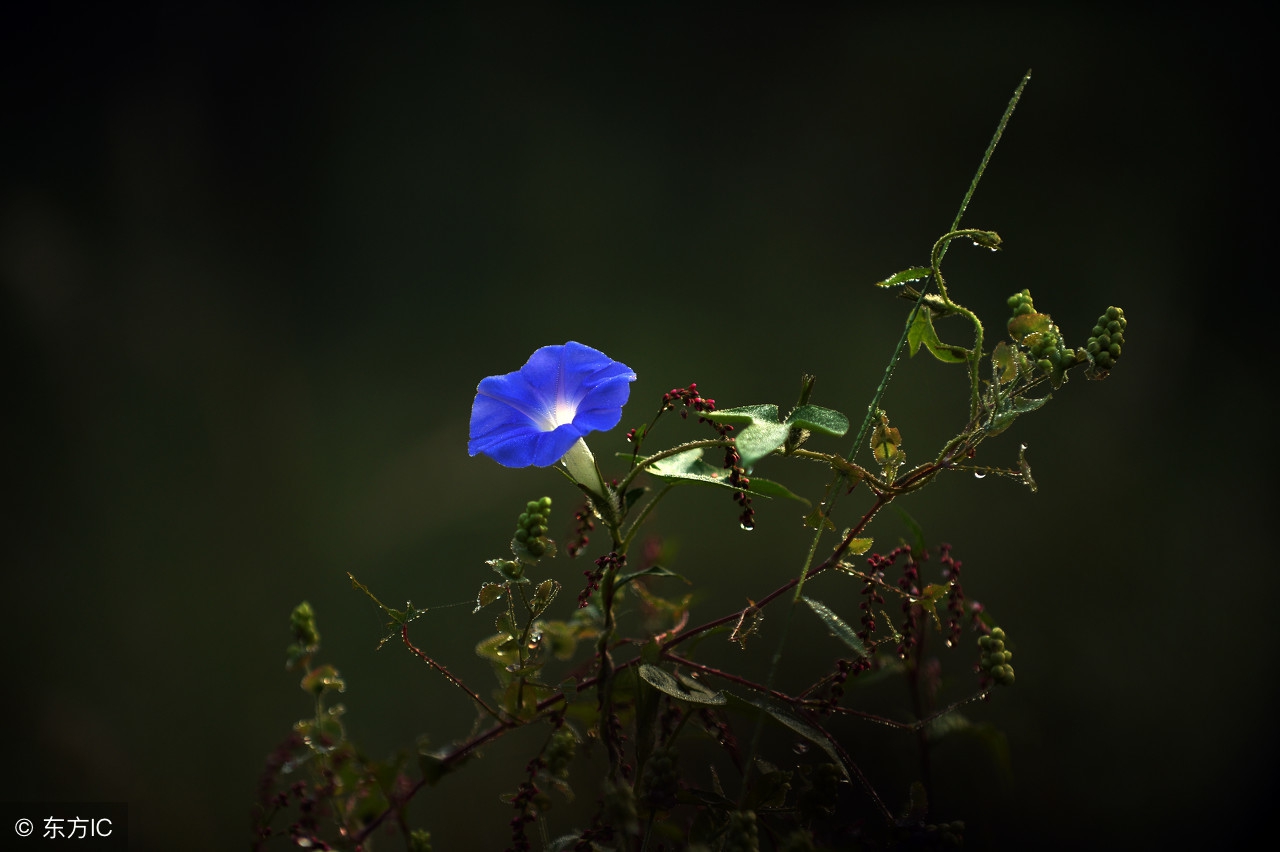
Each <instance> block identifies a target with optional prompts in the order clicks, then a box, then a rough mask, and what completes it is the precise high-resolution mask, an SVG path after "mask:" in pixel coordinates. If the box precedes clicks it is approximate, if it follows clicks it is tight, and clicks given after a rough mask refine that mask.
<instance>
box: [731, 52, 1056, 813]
mask: <svg viewBox="0 0 1280 852" xmlns="http://www.w3.org/2000/svg"><path fill="white" fill-rule="evenodd" d="M1030 80H1031V69H1030V68H1028V69H1027V73H1026V74H1024V75H1023V76H1022V80H1021V81H1019V83H1018V86H1017V88H1015V89H1014V91H1013V97H1012V98H1010V99H1009V104H1008V106H1006V107H1005V110H1004V114H1003V115H1001V116H1000V123H999V124H997V125H996V131H995V133H994V134H992V136H991V141H990V142H989V143H988V144H987V150H986V151H985V152H984V153H983V155H982V161H981V162H980V163H979V164H978V169H977V171H976V172H974V175H973V180H972V181H970V182H969V189H968V190H967V191H966V192H965V194H964V198H962V199H961V201H960V208H959V209H958V210H957V211H956V216H955V219H953V220H952V222H951V227H950V228H948V229H947V230H948V231H949V232H950V231H956V230H957V229H959V227H960V220H961V219H963V218H964V213H965V210H967V209H968V207H969V202H970V201H971V200H973V194H974V192H976V191H977V189H978V183H979V181H981V180H982V175H983V174H984V173H985V172H986V170H987V165H988V164H989V163H990V162H991V155H992V154H994V153H995V150H996V145H997V144H999V142H1000V137H1001V136H1003V135H1004V130H1005V127H1007V126H1008V124H1009V119H1010V118H1011V117H1012V116H1013V111H1014V109H1015V108H1016V107H1017V105H1018V101H1019V100H1021V98H1022V92H1023V90H1024V89H1026V87H1027V83H1028V82H1030ZM948 247H950V242H949V241H948V242H946V243H944V244H943V245H942V246H941V248H935V251H934V252H933V255H934V258H935V261H934V262H935V269H936V265H937V264H938V263H940V262H941V260H942V258H943V256H944V255H946V253H947V248H948ZM934 277H935V276H934V275H931V276H930V277H929V279H927V280H926V281H925V282H924V284H922V285H921V287H920V294H919V295H918V296H917V297H916V301H915V304H914V305H913V306H912V308H911V313H910V314H909V315H908V316H907V322H906V324H905V325H904V326H903V328H902V334H901V335H899V337H898V343H897V345H896V346H895V347H894V349H893V354H892V355H891V356H890V357H889V363H888V364H887V365H886V366H885V369H884V373H883V374H882V375H881V377H880V382H879V384H877V385H876V390H875V393H874V394H872V397H871V402H870V403H868V405H867V413H866V414H865V415H864V416H863V418H862V425H861V426H860V427H859V428H858V434H857V436H856V437H855V438H854V440H853V446H852V447H851V448H850V449H849V455H848V456H847V457H846V459H847V460H848V461H849V462H850V463H852V462H853V460H854V458H855V457H856V456H857V454H858V450H859V448H861V446H862V444H863V442H864V441H865V440H866V436H867V430H869V429H870V428H871V421H872V419H873V418H874V417H875V412H876V410H877V409H878V407H879V405H880V400H881V399H883V397H884V392H885V390H886V389H887V388H888V386H889V379H890V378H891V377H892V375H893V368H894V367H895V366H896V365H897V363H898V358H899V357H900V356H901V355H902V347H903V346H905V345H906V343H907V335H908V333H909V331H910V329H911V325H912V323H913V322H915V318H916V314H917V313H919V312H920V310H921V308H922V306H923V305H924V298H925V295H926V294H927V293H928V292H929V281H930V280H932V279H933V278H934ZM979 329H981V326H979ZM978 333H979V341H981V330H979V332H978ZM979 346H981V342H979ZM977 357H981V353H980V352H979V353H978V356H977ZM972 405H973V401H971V407H972ZM843 475H844V474H842V473H837V474H836V475H835V476H834V477H833V479H832V481H831V484H830V485H828V486H827V492H828V494H829V495H830V497H829V498H828V500H827V501H826V505H825V507H824V509H825V512H824V514H825V515H828V516H829V515H830V513H831V509H832V506H833V504H834V503H835V500H836V498H837V497H839V490H838V489H837V488H835V487H834V486H835V484H836V483H837V482H839V480H840V477H841V476H843ZM889 499H892V497H891V496H890V498H889ZM884 502H887V501H886V500H885V497H884V496H883V495H882V496H881V497H880V498H879V499H878V500H877V502H876V505H875V506H874V507H873V508H872V512H871V514H874V513H875V511H877V510H878V509H879V508H880V507H881V506H882V505H883V503H884ZM864 520H865V519H864ZM864 525H865V524H861V525H859V526H860V527H861V526H864ZM822 533H823V524H822V523H821V522H820V523H819V524H818V529H817V530H816V531H815V532H814V535H813V541H812V543H811V544H810V545H809V552H808V553H807V554H806V556H805V559H804V563H803V564H802V566H801V568H800V573H799V576H798V578H797V580H796V581H795V590H796V592H795V595H794V597H793V598H792V600H791V606H790V607H789V608H788V609H787V616H786V618H785V619H783V623H782V632H781V634H780V635H779V637H778V650H777V651H776V652H774V655H773V658H772V659H771V660H770V662H769V673H768V676H767V678H766V679H765V685H766V686H767V687H768V688H770V689H772V688H773V684H774V682H775V680H776V678H777V672H778V667H779V665H780V664H781V660H782V653H783V650H784V649H785V647H786V644H787V636H788V634H789V632H790V627H791V621H792V615H793V613H794V612H795V610H796V605H797V604H798V603H799V601H800V596H801V593H802V591H803V589H804V583H805V580H806V579H807V578H808V577H810V576H812V574H811V572H810V570H809V566H810V565H812V564H813V559H814V557H815V555H816V554H817V551H818V543H819V541H820V540H821V538H822ZM848 541H849V538H848V537H846V540H845V544H844V546H845V547H847V546H848ZM837 552H839V549H837ZM813 573H816V572H813ZM763 731H764V720H763V718H762V719H759V720H757V722H756V725H755V730H754V732H753V733H752V735H751V747H750V749H749V751H748V760H747V763H746V766H745V767H744V769H743V773H742V791H741V794H740V797H739V798H740V802H739V804H741V802H744V801H746V796H747V791H748V789H749V788H748V782H749V781H750V777H751V769H752V767H753V766H754V765H755V758H756V752H757V750H758V748H759V743H760V737H761V735H762V733H763Z"/></svg>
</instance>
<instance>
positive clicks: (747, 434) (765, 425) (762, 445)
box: [734, 420, 791, 467]
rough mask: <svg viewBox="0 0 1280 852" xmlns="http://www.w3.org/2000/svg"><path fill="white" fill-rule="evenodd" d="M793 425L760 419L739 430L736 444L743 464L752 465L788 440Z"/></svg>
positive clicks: (744, 465)
mask: <svg viewBox="0 0 1280 852" xmlns="http://www.w3.org/2000/svg"><path fill="white" fill-rule="evenodd" d="M790 433H791V427H790V426H788V425H787V424H785V423H778V422H773V423H769V422H767V421H764V420H758V421H756V422H755V423H753V424H752V425H750V426H748V427H746V428H745V429H743V430H742V431H740V432H738V433H737V435H736V436H735V440H734V446H735V447H736V448H737V450H738V455H739V456H741V457H742V466H743V467H751V466H752V465H754V464H755V463H756V462H758V461H760V459H762V458H764V457H765V456H767V455H769V454H770V453H772V452H773V451H774V450H776V449H778V447H781V446H782V445H783V444H785V443H786V442H787V435H789V434H790Z"/></svg>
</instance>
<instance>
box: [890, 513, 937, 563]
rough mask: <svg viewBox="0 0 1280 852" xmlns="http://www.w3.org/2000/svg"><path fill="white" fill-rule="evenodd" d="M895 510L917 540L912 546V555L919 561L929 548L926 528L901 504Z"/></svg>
mask: <svg viewBox="0 0 1280 852" xmlns="http://www.w3.org/2000/svg"><path fill="white" fill-rule="evenodd" d="M893 510H894V511H895V512H897V513H898V517H899V518H901V519H902V522H903V523H904V524H906V525H907V529H908V530H910V531H911V539H912V541H914V542H915V546H914V547H912V548H911V555H912V556H914V557H915V558H916V560H917V561H919V560H921V559H924V552H925V551H926V550H928V549H929V545H928V543H927V542H926V541H925V540H924V530H923V529H921V527H920V524H919V522H918V521H916V519H915V518H913V517H911V515H910V514H909V513H908V512H907V510H906V509H903V508H902V507H901V506H894V507H893Z"/></svg>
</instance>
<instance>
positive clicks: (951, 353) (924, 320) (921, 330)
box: [907, 310, 968, 364]
mask: <svg viewBox="0 0 1280 852" xmlns="http://www.w3.org/2000/svg"><path fill="white" fill-rule="evenodd" d="M907 342H908V343H909V344H910V351H911V354H912V355H913V356H914V355H915V354H916V352H917V351H918V350H919V349H920V344H922V343H923V344H924V347H925V348H926V349H928V350H929V353H930V354H931V355H933V357H935V358H937V359H938V360H939V361H941V362H942V363H944V364H963V363H965V361H966V360H968V350H966V349H965V348H964V347H963V346H952V345H951V344H949V343H943V342H942V341H941V340H939V339H938V332H937V331H935V330H934V328H933V316H932V315H931V314H930V313H929V312H928V311H923V310H922V311H916V318H915V319H914V320H912V321H911V328H910V329H909V330H908V331H907Z"/></svg>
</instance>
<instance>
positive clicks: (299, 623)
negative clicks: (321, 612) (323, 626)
mask: <svg viewBox="0 0 1280 852" xmlns="http://www.w3.org/2000/svg"><path fill="white" fill-rule="evenodd" d="M289 628H290V629H291V630H292V631H293V637H294V638H295V639H297V640H298V643H299V644H300V645H304V646H307V647H311V646H315V645H319V644H320V631H319V630H317V629H316V613H315V610H313V609H312V608H311V604H309V603H307V602H306V601H303V602H302V603H300V604H298V605H297V606H295V607H294V608H293V612H292V613H290V615H289Z"/></svg>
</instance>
